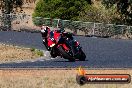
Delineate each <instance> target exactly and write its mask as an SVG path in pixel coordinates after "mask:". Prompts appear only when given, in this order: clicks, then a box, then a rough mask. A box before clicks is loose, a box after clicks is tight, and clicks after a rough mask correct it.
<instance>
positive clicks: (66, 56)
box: [58, 46, 75, 62]
mask: <svg viewBox="0 0 132 88" xmlns="http://www.w3.org/2000/svg"><path fill="white" fill-rule="evenodd" d="M58 50H59V52H60V54H61V56H62V57H63V58H65V59H68V60H69V61H70V62H75V58H74V57H72V56H71V55H69V54H68V53H67V52H66V51H65V50H64V48H63V47H62V46H59V47H58Z"/></svg>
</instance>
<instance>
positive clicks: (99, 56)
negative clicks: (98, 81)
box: [0, 31, 132, 68]
mask: <svg viewBox="0 0 132 88" xmlns="http://www.w3.org/2000/svg"><path fill="white" fill-rule="evenodd" d="M75 38H76V40H77V41H79V42H80V44H81V46H82V47H83V50H84V52H85V54H86V56H87V58H86V61H76V62H68V60H66V59H63V58H57V59H51V60H45V58H43V59H44V60H39V59H38V60H36V61H25V62H21V63H17V62H13V63H3V64H0V68H46V67H48V68H49V67H53V68H54V67H55V68H56V67H59V68H68V67H69V68H73V67H78V66H83V67H88V68H132V40H121V39H109V38H89V37H83V36H75ZM0 42H1V43H7V44H14V45H19V46H24V47H33V48H38V49H44V50H45V47H44V46H43V44H42V38H41V34H39V33H29V32H28V33H26V32H14V31H7V32H5V31H3V32H0Z"/></svg>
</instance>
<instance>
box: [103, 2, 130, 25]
mask: <svg viewBox="0 0 132 88" xmlns="http://www.w3.org/2000/svg"><path fill="white" fill-rule="evenodd" d="M102 4H103V5H105V6H106V8H111V7H112V6H113V5H116V8H117V13H118V14H119V15H120V17H121V21H122V23H123V24H129V25H132V0H102Z"/></svg>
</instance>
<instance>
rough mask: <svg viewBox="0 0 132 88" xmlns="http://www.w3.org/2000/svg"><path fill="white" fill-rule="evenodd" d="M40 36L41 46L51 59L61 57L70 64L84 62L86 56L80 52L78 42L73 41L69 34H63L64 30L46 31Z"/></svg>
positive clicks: (80, 48)
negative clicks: (43, 46) (48, 52)
mask: <svg viewBox="0 0 132 88" xmlns="http://www.w3.org/2000/svg"><path fill="white" fill-rule="evenodd" d="M41 34H42V37H43V44H44V45H45V47H46V48H47V50H49V51H50V54H51V57H53V58H55V57H57V56H61V57H63V58H64V59H68V60H69V61H71V62H74V61H75V60H76V59H78V60H80V61H85V58H86V55H85V53H84V52H83V51H82V47H81V46H80V44H79V42H77V41H76V40H74V38H73V35H72V34H71V33H69V32H64V30H63V31H62V30H54V31H50V30H49V29H46V30H44V31H43V33H41Z"/></svg>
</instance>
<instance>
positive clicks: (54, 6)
mask: <svg viewBox="0 0 132 88" xmlns="http://www.w3.org/2000/svg"><path fill="white" fill-rule="evenodd" d="M88 4H91V0H39V2H38V3H37V5H36V8H35V12H34V14H33V16H34V17H37V16H38V17H48V18H60V19H67V20H78V16H79V13H80V12H81V11H82V10H83V8H84V6H86V5H88Z"/></svg>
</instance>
